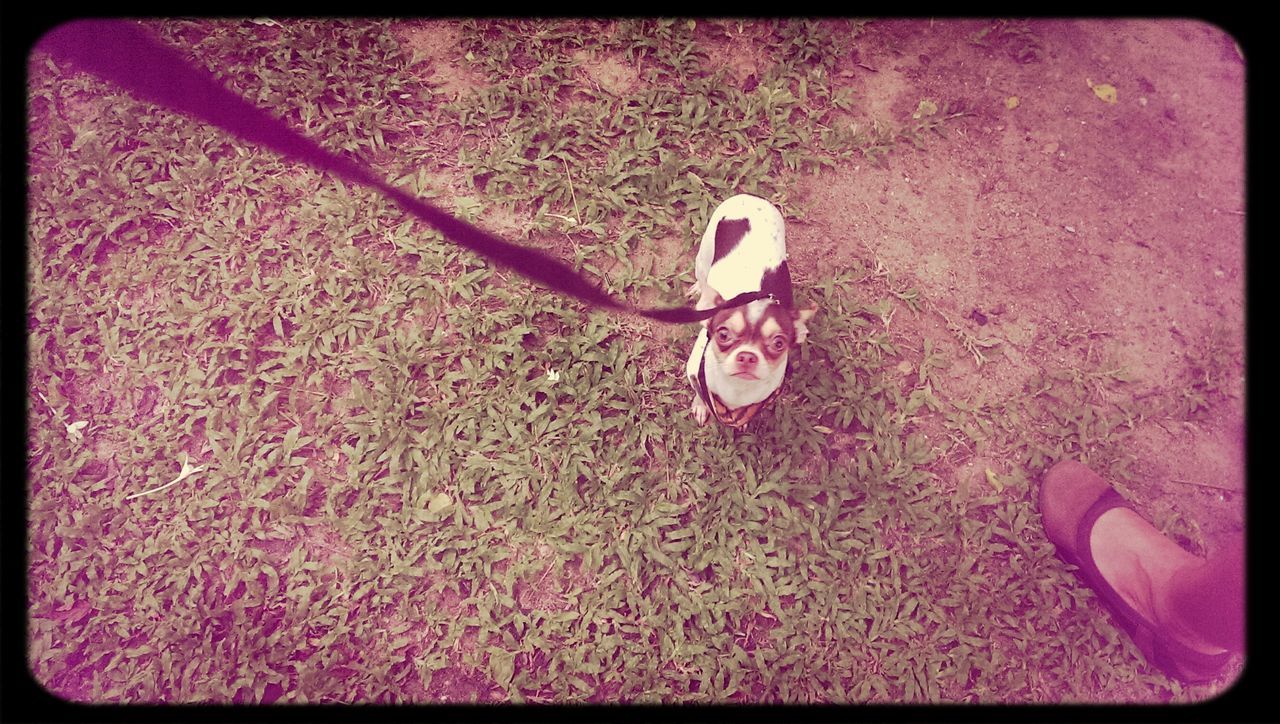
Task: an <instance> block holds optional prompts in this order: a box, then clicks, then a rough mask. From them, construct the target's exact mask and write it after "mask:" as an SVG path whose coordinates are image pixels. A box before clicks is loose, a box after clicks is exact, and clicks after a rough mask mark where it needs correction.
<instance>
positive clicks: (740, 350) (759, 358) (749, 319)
mask: <svg viewBox="0 0 1280 724" xmlns="http://www.w3.org/2000/svg"><path fill="white" fill-rule="evenodd" d="M721 303H723V302H722V301H720V300H717V304H721ZM816 312H817V308H816V307H815V308H811V309H801V310H796V309H791V308H788V307H785V306H783V305H782V304H780V303H778V302H777V301H773V300H769V299H760V300H757V301H754V302H751V303H749V304H746V305H743V306H741V307H734V308H732V309H722V310H720V311H719V312H717V313H716V314H715V315H714V316H712V317H711V319H710V320H708V322H707V333H708V335H709V336H710V339H711V344H710V348H711V354H712V357H714V359H715V363H716V364H717V365H719V366H720V369H721V370H722V371H723V372H724V375H725V376H726V377H729V378H732V379H735V380H739V381H741V382H742V383H743V384H750V383H751V382H752V381H754V380H760V381H764V380H770V379H778V374H779V373H780V371H781V370H785V369H786V366H787V355H788V353H789V352H790V351H791V350H792V349H793V348H795V347H797V346H799V345H800V344H802V343H803V342H804V340H805V337H806V336H808V328H807V327H806V326H805V325H806V322H808V321H809V320H810V319H811V318H812V317H813V315H814V314H815V313H816Z"/></svg>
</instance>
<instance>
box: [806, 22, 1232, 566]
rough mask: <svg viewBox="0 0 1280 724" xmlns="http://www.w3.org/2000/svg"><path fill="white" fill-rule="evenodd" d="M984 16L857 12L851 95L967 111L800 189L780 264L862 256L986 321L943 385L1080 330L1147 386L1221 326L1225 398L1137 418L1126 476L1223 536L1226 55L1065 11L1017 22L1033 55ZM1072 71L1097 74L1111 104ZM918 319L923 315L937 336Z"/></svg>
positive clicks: (1025, 360)
mask: <svg viewBox="0 0 1280 724" xmlns="http://www.w3.org/2000/svg"><path fill="white" fill-rule="evenodd" d="M983 27H984V23H981V22H976V21H975V22H972V23H970V22H963V21H949V22H941V21H940V22H936V23H931V22H929V21H923V20H907V21H881V22H874V23H871V24H869V25H868V26H867V27H866V29H865V31H864V34H863V35H862V36H860V37H859V41H860V42H859V44H858V45H859V55H860V57H859V58H858V64H857V65H855V66H854V72H853V73H852V77H851V79H850V82H851V83H852V84H853V86H854V88H856V89H857V91H858V92H859V97H860V99H862V101H863V102H864V103H866V104H869V105H871V106H873V107H877V108H880V109H884V112H885V114H887V115H889V116H891V117H893V118H904V117H907V116H909V115H910V114H911V113H912V111H913V110H914V109H915V108H916V106H917V104H918V102H919V101H920V99H921V98H934V99H941V100H944V101H961V102H963V106H964V107H965V108H966V109H968V110H969V111H971V112H973V113H975V114H976V115H975V117H973V118H969V119H965V120H964V121H962V122H958V123H956V124H955V126H954V127H948V130H947V135H948V139H949V140H946V141H937V142H930V143H929V144H928V145H927V147H926V148H924V149H922V150H907V151H905V152H895V153H893V154H891V155H890V156H889V159H888V168H880V167H876V166H874V165H870V164H860V165H855V166H854V167H853V168H847V169H842V170H840V171H838V172H836V173H834V174H830V175H824V176H823V177H821V178H820V179H817V180H815V181H813V182H810V183H808V184H807V185H806V186H804V187H802V188H801V190H800V193H799V196H800V197H801V198H803V196H804V195H805V194H806V193H807V194H808V196H810V198H809V199H808V200H807V202H808V203H812V204H813V212H812V218H811V220H810V222H809V223H802V224H793V225H792V226H791V228H790V229H789V230H788V243H789V247H790V249H791V254H792V256H793V258H794V259H795V261H794V262H793V265H794V266H795V267H796V268H798V269H800V270H815V269H818V268H820V267H827V266H829V265H836V266H839V265H841V263H842V262H844V261H846V260H847V259H849V258H850V257H861V258H863V259H879V260H881V261H882V262H883V264H884V265H885V266H886V267H887V268H888V269H890V270H891V271H892V272H893V273H894V274H895V275H896V276H897V277H898V278H899V279H901V280H903V281H904V282H909V283H910V284H911V285H913V286H916V288H918V289H919V290H920V291H921V293H922V296H924V297H925V298H928V299H931V300H936V301H937V302H938V303H939V306H940V307H941V309H942V311H944V312H945V313H947V314H948V315H949V316H950V317H951V318H952V319H956V320H959V319H964V320H965V322H964V323H965V324H967V325H969V326H970V328H971V331H974V332H980V333H981V334H982V335H983V336H989V337H995V338H997V339H1000V340H1001V342H1002V344H1001V346H1000V350H1001V354H999V355H998V356H997V357H996V358H995V359H993V360H992V362H990V363H988V364H986V365H983V366H982V367H981V368H978V367H977V365H975V364H973V363H971V362H968V361H966V362H964V363H961V364H959V365H956V366H955V367H954V368H953V369H952V370H950V371H949V373H948V378H949V381H950V382H951V383H953V384H954V385H955V387H954V388H953V390H952V391H953V392H954V393H958V394H966V393H968V392H971V391H972V390H973V389H975V388H977V387H979V386H981V387H983V388H985V389H986V390H987V391H989V392H990V393H992V394H999V393H1001V392H1006V391H1009V390H1011V389H1014V388H1016V387H1017V386H1020V385H1021V384H1022V382H1023V381H1024V380H1025V379H1026V378H1027V377H1028V375H1030V374H1031V373H1033V372H1034V371H1035V370H1036V369H1038V368H1040V367H1042V366H1044V365H1046V364H1047V363H1052V362H1058V363H1059V364H1062V363H1065V362H1066V361H1067V358H1066V357H1065V356H1064V354H1063V348H1064V347H1063V345H1061V344H1060V341H1061V340H1064V339H1066V338H1069V337H1071V336H1072V335H1075V336H1077V337H1078V335H1081V334H1084V335H1087V336H1089V338H1091V339H1093V340H1095V341H1096V344H1097V346H1098V349H1099V354H1100V355H1102V357H1103V358H1105V359H1113V360H1115V361H1116V362H1118V363H1120V364H1121V365H1123V366H1124V367H1125V368H1126V369H1127V370H1129V371H1130V372H1131V373H1132V375H1133V376H1134V378H1135V380H1134V383H1135V385H1137V386H1138V387H1139V388H1143V389H1159V390H1163V389H1166V388H1167V387H1168V386H1169V385H1173V384H1178V383H1179V380H1180V379H1182V378H1180V377H1179V375H1178V373H1179V371H1181V370H1182V369H1183V368H1184V367H1186V359H1187V357H1188V356H1192V357H1194V355H1195V353H1196V345H1199V344H1203V343H1204V341H1205V339H1207V338H1208V337H1209V336H1210V335H1212V334H1215V333H1216V334H1219V335H1221V339H1222V340H1223V343H1224V344H1225V346H1226V348H1227V349H1230V350H1233V351H1234V352H1236V353H1237V354H1236V355H1235V357H1236V360H1237V361H1238V366H1236V367H1235V368H1234V369H1231V370H1227V371H1226V374H1227V379H1228V380H1229V381H1230V382H1229V385H1228V387H1229V389H1230V393H1229V399H1228V400H1227V401H1226V402H1224V403H1222V404H1219V405H1215V406H1214V408H1213V409H1212V410H1211V412H1212V414H1211V415H1210V419H1209V420H1208V421H1207V422H1205V423H1202V424H1199V423H1190V422H1188V423H1182V424H1180V425H1177V426H1170V425H1167V424H1158V423H1156V422H1150V421H1149V422H1144V423H1141V424H1140V427H1139V428H1138V430H1137V437H1138V439H1139V440H1140V446H1139V447H1138V448H1137V449H1136V450H1135V451H1134V452H1135V455H1136V457H1137V458H1138V460H1139V464H1138V465H1137V466H1135V468H1134V471H1135V473H1137V475H1136V478H1137V479H1136V484H1135V485H1134V486H1133V487H1134V489H1135V491H1136V492H1138V493H1139V494H1140V496H1141V497H1144V498H1146V500H1145V501H1144V500H1139V502H1140V503H1146V504H1147V505H1150V506H1152V507H1154V508H1159V507H1162V506H1170V505H1172V506H1176V507H1177V508H1178V509H1181V510H1182V511H1184V512H1185V513H1186V514H1187V515H1188V516H1189V517H1191V518H1193V519H1195V520H1196V521H1197V523H1198V524H1199V525H1200V527H1201V529H1202V531H1203V532H1204V533H1205V535H1206V536H1207V537H1208V538H1209V539H1210V540H1211V541H1212V539H1214V538H1216V537H1219V536H1222V535H1231V534H1235V533H1236V532H1237V531H1239V530H1240V529H1241V528H1242V526H1243V514H1244V498H1243V491H1244V445H1245V421H1244V368H1243V354H1242V352H1241V350H1243V344H1244V314H1245V304H1244V278H1245V266H1244V264H1245V258H1244V228H1245V227H1244V224H1245V217H1244V194H1245V187H1244V158H1245V156H1244V153H1245V150H1244V60H1243V57H1242V55H1241V54H1240V52H1239V51H1238V50H1237V47H1236V45H1235V43H1234V41H1233V40H1232V38H1231V37H1230V36H1229V35H1228V34H1226V33H1225V32H1224V31H1223V30H1221V29H1219V28H1216V27H1214V26H1210V25H1206V24H1202V23H1197V22H1188V21H1138V20H1074V21H1052V22H1050V21H1042V22H1032V23H1031V24H1030V28H1031V29H1032V31H1033V33H1034V36H1035V37H1036V38H1037V39H1038V40H1039V41H1040V44H1041V45H1040V47H1039V48H1038V50H1037V54H1038V56H1039V57H1038V58H1035V59H1031V60H1027V62H1020V60H1019V58H1018V57H1015V56H1016V55H1017V54H1018V53H1019V51H1020V50H1021V49H1022V48H1023V47H1024V46H1023V45H1022V44H1021V43H1020V42H1019V41H1018V39H1017V38H1013V39H1011V40H1010V41H1008V42H1004V43H1001V42H1000V41H999V40H997V39H992V41H991V42H990V43H989V44H988V45H987V46H986V47H983V46H980V45H977V44H974V43H972V42H969V41H968V39H969V38H970V37H972V36H973V35H974V34H975V33H977V32H979V31H980V30H981V29H982V28H983ZM1022 59H1023V60H1026V58H1025V53H1024V54H1023V58H1022ZM1090 82H1091V83H1092V84H1094V85H1098V84H1109V85H1111V86H1113V87H1114V88H1115V89H1116V102H1115V103H1108V102H1106V101H1104V100H1103V99H1101V98H1100V97H1099V96H1098V95H1097V94H1095V93H1094V91H1093V89H1092V88H1091V86H1090ZM1011 98H1016V99H1017V101H1016V105H1015V103H1014V101H1012V100H1010V99H1011ZM1011 105H1012V106H1014V107H1012V108H1010V107H1009V106H1011ZM809 273H813V272H812V271H810V272H809ZM973 310H978V311H979V312H980V314H979V315H973V316H976V317H978V318H983V317H985V318H986V320H987V324H986V325H984V326H983V327H981V328H979V327H978V326H976V322H975V321H973V316H971V315H972V311H973ZM899 319H900V320H901V323H903V324H907V325H910V324H913V323H917V322H914V321H913V320H911V319H910V318H903V317H899ZM926 324H927V322H926ZM936 326H937V327H938V328H937V329H931V328H925V329H922V330H921V331H922V332H927V333H932V334H933V336H937V337H946V336H947V333H946V329H945V328H944V327H942V325H940V324H938V325H936ZM978 469H981V468H980V467H979V468H978ZM1161 499H1165V500H1163V501H1162V500H1161ZM1210 547H1211V548H1212V543H1211V545H1210Z"/></svg>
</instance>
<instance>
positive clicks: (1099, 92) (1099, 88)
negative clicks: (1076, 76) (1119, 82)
mask: <svg viewBox="0 0 1280 724" xmlns="http://www.w3.org/2000/svg"><path fill="white" fill-rule="evenodd" d="M1084 82H1085V83H1088V84H1089V87H1090V88H1092V89H1093V94H1094V95H1096V96H1097V97H1099V98H1101V99H1102V100H1103V101H1106V102H1107V103H1115V102H1116V99H1117V96H1116V87H1115V86H1113V85H1111V84H1109V83H1099V84H1097V85H1094V84H1093V81H1091V80H1089V79H1088V78H1085V79H1084Z"/></svg>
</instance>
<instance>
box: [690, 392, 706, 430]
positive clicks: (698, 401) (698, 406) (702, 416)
mask: <svg viewBox="0 0 1280 724" xmlns="http://www.w3.org/2000/svg"><path fill="white" fill-rule="evenodd" d="M689 411H690V412H692V413H693V419H695V420H697V421H698V424H699V425H705V424H707V418H709V417H711V409H710V408H708V407H707V403H705V402H703V401H702V397H700V396H699V395H696V394H695V395H694V396H693V405H692V407H690V409H689Z"/></svg>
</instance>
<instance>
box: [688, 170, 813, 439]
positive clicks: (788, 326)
mask: <svg viewBox="0 0 1280 724" xmlns="http://www.w3.org/2000/svg"><path fill="white" fill-rule="evenodd" d="M693 268H694V277H695V278H696V279H697V281H696V282H694V284H693V287H692V288H690V290H689V296H690V297H697V298H698V303H697V305H696V306H697V308H698V309H710V308H712V307H716V306H719V305H720V304H723V303H724V301H725V300H726V299H733V298H734V297H736V296H737V295H739V294H742V293H743V292H757V291H758V292H764V293H766V294H768V295H769V297H768V298H766V299H758V300H756V301H753V302H749V303H747V304H745V305H743V306H739V307H733V308H729V309H722V310H720V311H719V312H717V313H716V314H715V315H714V316H712V317H711V318H710V319H707V320H704V321H703V322H702V329H701V330H699V332H698V340H697V342H695V343H694V345H693V351H692V352H691V353H690V354H689V361H688V362H687V363H686V364H685V374H686V375H687V376H688V378H689V384H690V385H692V386H693V389H694V396H693V406H692V412H693V417H694V419H696V420H697V421H698V424H700V425H702V424H705V423H706V421H707V418H708V417H709V416H712V415H714V416H715V418H716V419H717V420H719V421H720V422H722V423H724V424H726V425H729V426H730V427H734V428H737V429H741V428H743V427H745V426H746V424H747V422H748V421H750V420H751V418H752V417H754V416H755V414H756V412H758V411H759V410H760V409H761V408H762V407H764V406H765V405H767V404H768V403H769V402H770V401H771V400H773V398H774V397H776V396H777V394H778V392H779V390H780V389H781V387H782V381H783V379H784V378H785V377H786V373H787V353H788V352H790V351H791V349H792V348H794V347H796V346H798V345H800V344H802V343H803V342H804V340H805V338H806V337H807V336H808V333H809V332H808V328H807V327H806V326H805V323H806V322H808V321H809V320H810V319H811V318H812V317H813V315H814V314H815V313H816V312H817V308H816V307H814V308H811V309H804V310H796V309H795V308H794V307H793V303H792V298H791V274H790V272H788V271H787V245H786V240H785V237H784V234H783V222H782V214H781V213H779V212H778V210H777V209H776V208H774V206H773V204H771V203H769V202H768V201H765V200H764V199H762V198H758V197H756V196H751V195H748V194H739V195H737V196H734V197H733V198H731V199H729V200H727V201H725V202H724V203H722V204H720V206H718V207H717V208H716V210H715V212H714V213H713V214H712V215H711V223H709V224H708V225H707V230H706V232H704V233H703V235H702V243H701V244H700V245H699V246H698V256H697V258H696V259H695V260H694V267H693Z"/></svg>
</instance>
